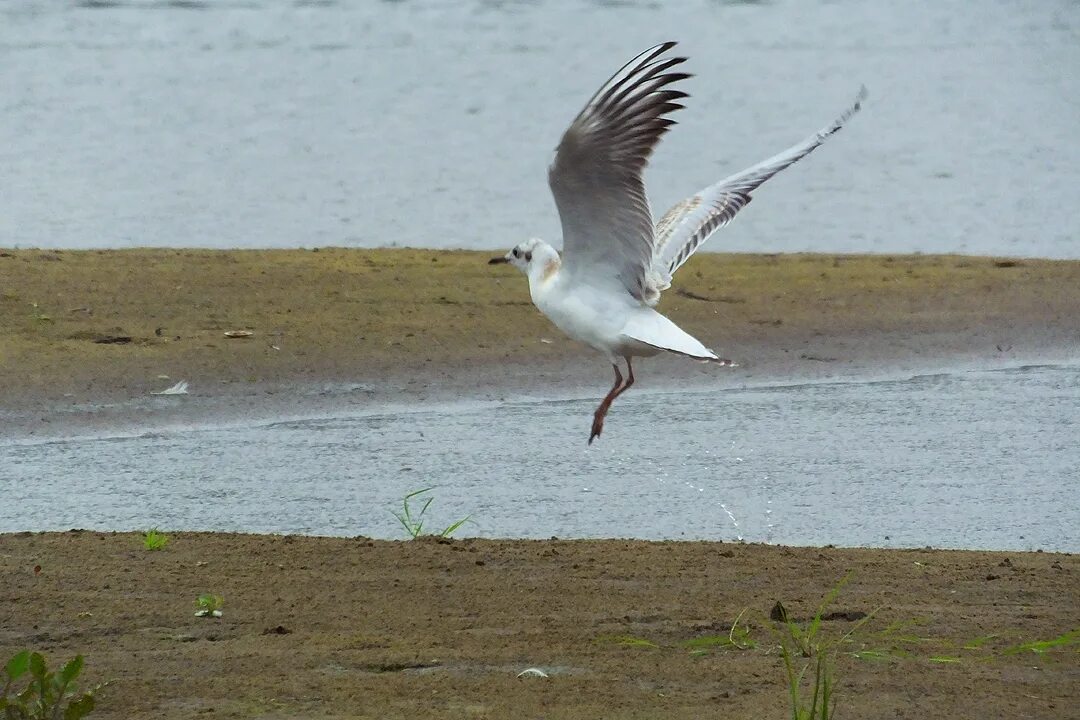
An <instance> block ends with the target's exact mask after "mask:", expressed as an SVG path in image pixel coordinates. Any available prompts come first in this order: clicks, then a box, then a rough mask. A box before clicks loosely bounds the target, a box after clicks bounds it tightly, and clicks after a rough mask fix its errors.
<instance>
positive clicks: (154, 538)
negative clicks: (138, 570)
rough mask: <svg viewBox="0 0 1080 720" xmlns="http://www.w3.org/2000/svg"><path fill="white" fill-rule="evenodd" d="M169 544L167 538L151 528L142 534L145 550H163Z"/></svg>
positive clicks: (154, 528)
mask: <svg viewBox="0 0 1080 720" xmlns="http://www.w3.org/2000/svg"><path fill="white" fill-rule="evenodd" d="M168 544H169V536H168V535H166V534H165V533H163V532H161V531H159V530H158V529H157V528H156V527H152V528H150V529H149V530H147V531H146V532H145V533H143V547H144V548H146V549H147V550H164V549H165V546H166V545H168Z"/></svg>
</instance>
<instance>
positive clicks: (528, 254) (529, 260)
mask: <svg viewBox="0 0 1080 720" xmlns="http://www.w3.org/2000/svg"><path fill="white" fill-rule="evenodd" d="M525 262H532V253H531V252H527V253H525Z"/></svg>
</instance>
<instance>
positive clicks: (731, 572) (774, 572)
mask: <svg viewBox="0 0 1080 720" xmlns="http://www.w3.org/2000/svg"><path fill="white" fill-rule="evenodd" d="M35 566H39V567H40V569H39V571H37V572H35V569H34V568H35ZM849 573H850V574H851V578H850V580H849V582H848V584H847V585H846V586H845V587H844V588H843V589H842V591H841V593H840V595H839V597H838V599H837V600H836V601H835V603H834V604H833V605H832V606H831V607H830V608H829V612H830V613H831V614H830V615H828V617H829V619H828V620H826V621H825V622H824V624H823V629H822V637H827V638H831V639H833V640H838V639H839V638H841V637H842V636H843V635H844V634H846V633H848V632H849V631H852V630H855V632H854V634H853V635H852V636H851V638H850V639H849V641H847V642H843V643H841V644H840V645H839V646H838V648H839V651H838V653H837V654H836V661H835V669H836V674H837V686H836V693H837V698H838V703H839V712H840V714H841V715H842V716H844V717H884V716H888V717H893V716H913V717H928V718H955V717H1000V718H1020V717H1024V718H1065V717H1070V716H1071V713H1072V712H1073V709H1075V708H1076V707H1077V703H1078V702H1080V655H1078V654H1077V646H1076V644H1075V642H1076V640H1075V637H1074V638H1073V641H1072V644H1064V645H1061V646H1059V647H1057V648H1047V649H1046V652H1044V653H1041V654H1040V653H1036V652H1033V651H1032V650H1031V649H1030V647H1027V648H1025V647H1022V646H1023V645H1024V644H1025V643H1031V642H1034V641H1045V640H1051V639H1053V638H1059V637H1060V636H1062V635H1063V634H1064V633H1066V632H1067V631H1070V630H1074V629H1075V626H1076V617H1075V609H1076V607H1078V606H1080V560H1078V558H1077V556H1075V555H1062V554H1051V553H993V552H965V551H940V550H929V549H927V550H863V549H858V550H853V549H834V548H787V547H772V546H761V545H741V544H735V545H731V544H720V543H670V542H665V543H648V542H630V541H621V540H606V541H561V540H554V539H552V540H548V541H490V540H459V541H453V542H448V543H445V542H437V541H435V540H421V541H415V542H377V541H370V540H366V539H363V538H356V539H331V538H313V537H291V536H254V535H228V534H195V533H177V534H175V535H172V536H171V539H170V542H169V544H168V545H167V546H166V547H165V549H164V550H160V551H153V552H151V551H147V550H145V549H143V547H142V538H141V536H139V535H136V534H103V533H97V532H89V531H86V532H70V533H54V534H40V535H31V534H17V535H3V536H0V576H2V577H3V579H4V583H3V590H2V591H0V592H2V594H3V601H2V602H0V656H3V657H5V658H6V657H7V656H8V655H10V654H12V653H14V652H15V651H16V650H18V649H21V648H24V647H30V648H34V649H37V650H41V651H43V652H46V653H47V655H48V657H49V659H50V660H51V661H53V662H59V661H61V660H62V659H66V658H67V657H69V656H71V655H73V654H75V653H83V654H84V655H85V656H86V671H85V677H86V680H87V681H88V682H99V681H104V680H109V681H111V685H110V686H109V687H107V688H106V689H105V690H104V691H102V693H101V695H100V701H99V708H100V709H99V710H98V711H96V712H95V714H94V715H93V717H101V718H103V719H105V718H133V717H154V718H164V719H168V718H190V717H196V716H197V717H233V718H301V717H305V718H306V717H312V718H315V717H317V718H346V717H348V718H397V717H402V718H404V717H410V718H457V717H460V718H484V717H490V718H504V717H546V718H583V717H605V718H646V717H650V718H652V717H664V718H700V717H730V718H754V719H756V718H761V717H785V716H786V715H787V714H788V710H787V702H788V700H787V695H786V689H785V688H786V686H785V681H784V676H783V671H782V666H781V660H780V657H779V655H778V652H777V640H776V636H775V635H773V633H772V630H771V629H770V628H774V627H775V626H774V624H773V623H772V622H770V620H769V616H770V612H771V611H772V609H773V608H774V606H775V603H776V601H777V600H780V601H781V602H782V603H783V605H784V606H785V608H786V609H787V611H788V613H789V615H790V616H791V617H793V618H795V619H796V620H806V619H808V618H809V617H810V616H812V615H813V614H814V612H815V610H816V607H817V605H818V603H819V602H820V601H821V598H822V597H823V596H824V595H825V594H827V593H828V592H829V590H830V589H831V588H832V587H833V586H835V584H836V583H837V582H838V581H839V580H841V578H843V577H845V575H847V574H849ZM202 593H215V594H218V595H221V596H222V597H223V598H224V605H223V608H222V609H223V612H224V615H223V617H222V618H221V619H220V620H202V619H199V618H196V617H194V610H195V605H194V601H195V599H196V597H197V596H198V595H200V594H202ZM875 610H876V614H874V615H873V617H871V618H870V619H869V620H868V621H866V622H865V623H863V624H862V625H859V626H858V628H857V629H856V625H857V623H858V622H859V618H861V617H862V613H872V612H873V611H875ZM740 613H741V616H740ZM736 617H740V621H739V622H740V625H739V630H738V632H736V633H735V634H734V637H736V638H739V639H740V641H739V645H740V647H732V646H730V645H728V644H726V643H724V642H723V638H727V637H729V636H732V633H731V626H732V623H733V621H734V620H735V619H736ZM529 667H538V668H541V669H544V670H545V671H546V672H547V673H548V674H549V676H550V677H548V678H546V679H544V678H535V677H534V678H521V679H518V678H517V677H516V675H517V674H518V673H520V672H521V671H522V670H525V669H526V668H529Z"/></svg>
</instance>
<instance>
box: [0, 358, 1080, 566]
mask: <svg viewBox="0 0 1080 720" xmlns="http://www.w3.org/2000/svg"><path fill="white" fill-rule="evenodd" d="M179 401H182V400H179ZM594 404H595V399H594V398H591V399H569V400H560V401H543V400H520V401H515V402H503V403H478V402H459V403H453V404H445V405H439V406H433V407H430V408H428V409H416V410H415V411H408V410H390V409H387V408H380V407H373V408H371V409H370V410H369V411H367V412H363V413H358V412H356V411H352V412H350V413H349V414H342V415H340V416H337V417H327V418H322V419H315V420H290V421H282V422H271V423H267V424H261V425H255V426H250V425H235V426H225V427H212V428H210V427H207V428H194V429H172V430H165V429H159V430H155V431H151V432H146V433H145V434H140V435H134V436H133V435H118V436H111V437H96V438H95V437H85V438H74V439H57V440H53V441H25V440H21V441H14V440H8V441H4V442H3V444H0V498H3V499H4V502H3V503H2V504H0V532H6V531H18V530H31V529H32V530H43V529H67V528H71V527H85V528H102V529H140V528H141V529H145V528H148V527H151V526H154V525H157V526H161V527H162V528H168V529H203V530H229V531H246V532H283V533H316V534H329V535H347V536H348V535H358V534H362V535H368V536H374V537H387V538H394V537H401V536H402V535H403V531H402V529H401V528H400V527H399V526H398V525H397V521H396V520H394V518H393V517H392V515H391V514H390V510H392V509H395V508H398V507H400V498H401V497H402V496H403V495H405V494H406V493H408V492H410V491H412V490H417V489H420V488H423V487H427V486H429V485H438V487H437V488H436V489H435V490H434V491H433V493H432V495H433V496H434V501H433V502H432V505H431V508H430V509H429V513H431V514H432V515H433V519H432V522H431V524H429V528H430V529H433V530H438V529H441V528H442V527H445V526H446V525H449V524H450V523H452V522H453V521H455V520H457V519H459V518H462V517H464V516H466V515H469V516H471V517H472V519H473V522H471V523H469V524H467V525H465V526H464V527H463V528H462V529H461V531H460V532H459V535H473V536H483V537H536V538H545V537H550V536H553V535H555V536H559V537H637V538H651V539H659V538H680V539H723V540H735V539H738V538H742V539H745V540H747V541H761V542H772V543H785V544H800V545H801V544H814V545H823V544H828V543H835V544H838V545H867V546H878V547H894V546H923V545H933V546H935V547H962V548H988V549H1017V550H1021V549H1034V548H1043V549H1053V550H1063V551H1071V552H1077V551H1080V505H1078V503H1077V500H1076V488H1077V479H1078V476H1077V468H1078V467H1080V444H1078V443H1077V442H1076V438H1077V437H1080V367H1025V368H1018V369H1011V370H1004V371H982V372H957V373H952V374H941V375H922V376H916V377H910V378H897V379H890V380H881V381H858V382H854V381H853V382H830V383H813V384H800V385H765V386H759V387H746V388H736V389H726V390H723V389H720V390H697V391H693V392H677V393H656V392H654V393H648V392H636V391H635V392H630V393H628V394H627V395H626V396H624V397H623V398H620V400H619V401H618V403H617V404H616V406H615V409H614V410H613V411H612V415H611V416H609V420H608V425H607V428H606V430H605V432H604V436H603V438H601V440H600V441H599V442H598V444H596V445H594V446H593V447H591V448H589V447H586V445H585V437H586V432H587V430H588V424H589V421H590V413H591V411H592V408H593V406H594Z"/></svg>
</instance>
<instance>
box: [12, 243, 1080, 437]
mask: <svg viewBox="0 0 1080 720" xmlns="http://www.w3.org/2000/svg"><path fill="white" fill-rule="evenodd" d="M487 257H488V255H487V254H484V253H476V252H468V251H453V252H434V251H427V250H397V249H388V250H350V249H320V250H267V251H258V250H242V251H212V250H145V249H144V250H103V251H55V250H51V251H40V250H2V251H0V388H2V393H3V397H2V401H0V413H2V415H3V416H2V419H3V420H4V421H5V423H6V425H7V426H8V428H9V429H10V430H11V431H12V432H15V431H17V430H19V429H21V430H24V431H29V432H38V431H45V432H49V431H55V429H56V427H58V426H61V425H63V426H64V427H67V426H68V425H71V424H76V423H106V422H120V421H123V420H124V418H125V417H129V416H131V415H132V414H133V413H136V410H134V409H133V408H132V407H131V406H130V405H129V404H126V403H130V402H131V401H132V400H138V399H146V398H149V393H151V392H152V391H155V390H161V389H163V388H165V387H168V386H169V385H171V384H172V383H174V382H176V381H179V380H186V381H188V382H189V383H190V391H191V393H192V396H193V398H201V399H202V400H205V401H206V402H203V403H201V404H200V403H198V402H191V403H170V404H168V405H167V406H166V405H161V406H158V405H154V406H147V405H145V404H143V405H142V406H140V407H139V408H138V409H137V414H138V416H139V421H140V422H142V421H150V420H154V419H163V418H164V419H167V418H176V417H180V418H184V419H186V420H198V419H199V413H200V412H202V413H204V414H206V415H212V414H219V415H221V414H229V413H231V414H233V415H240V416H244V417H248V416H255V415H261V416H272V415H276V414H289V413H304V412H310V411H312V409H313V408H314V409H317V408H318V407H320V406H321V405H330V406H333V405H335V404H337V405H340V404H341V403H345V404H348V403H350V402H357V401H358V400H357V398H358V397H359V398H360V401H362V402H364V403H369V402H373V401H375V402H377V401H398V400H400V401H405V402H412V401H416V400H422V399H426V398H448V397H450V398H460V397H480V398H491V397H502V396H506V395H511V394H513V393H514V392H515V391H520V390H521V389H526V390H528V391H529V392H534V393H535V392H547V391H549V389H550V391H551V392H566V391H568V390H569V391H575V390H579V391H582V392H584V393H585V394H589V393H595V394H597V395H598V396H599V395H600V394H602V393H603V392H604V391H606V388H607V386H608V384H609V382H610V377H609V375H610V368H608V367H607V363H606V362H605V361H604V360H603V359H602V358H601V357H600V356H598V355H597V354H596V353H595V352H593V351H591V350H590V349H588V348H583V347H581V346H579V345H577V344H575V343H573V342H571V341H569V340H567V339H565V338H564V337H563V336H562V335H561V334H560V333H559V331H558V330H557V329H555V328H554V327H553V326H551V325H550V324H549V323H548V322H547V320H546V319H545V318H544V317H543V316H541V315H540V313H539V312H538V311H537V310H536V309H535V308H534V307H533V306H532V304H531V303H530V301H529V297H528V290H527V285H526V281H525V279H524V278H523V277H521V276H520V275H519V274H518V273H517V271H515V270H513V269H510V268H505V267H492V266H489V265H487V264H486V259H487ZM660 310H661V311H663V312H665V313H666V314H668V315H669V316H670V317H671V318H672V319H673V320H675V321H676V322H677V323H679V324H680V325H681V326H682V327H684V328H685V329H687V330H688V331H689V332H691V333H693V334H695V335H697V336H698V337H700V338H701V339H702V340H703V341H704V342H705V343H706V345H709V346H710V347H713V348H714V349H715V350H717V352H719V353H720V354H721V355H723V356H725V357H728V358H731V359H732V360H735V361H736V362H738V363H739V366H740V367H739V368H736V369H734V370H728V369H722V368H715V367H712V366H704V367H703V366H701V365H699V364H697V363H693V362H688V361H686V360H684V359H681V358H660V359H655V360H650V361H647V362H645V363H642V364H641V365H640V366H639V372H638V378H639V383H641V385H642V387H650V386H651V387H657V386H666V385H673V384H675V385H677V384H679V383H684V384H685V383H694V384H710V383H712V384H715V383H726V384H731V383H740V382H753V381H755V380H760V379H763V378H807V377H810V378H813V377H834V376H838V375H844V374H854V373H864V374H865V373H875V372H882V371H889V370H895V369H900V370H901V371H902V370H904V369H907V368H912V369H922V368H928V367H929V368H933V367H942V366H950V365H954V364H956V363H969V364H975V365H981V366H987V365H991V366H992V365H1003V364H1022V363H1024V362H1046V361H1058V360H1062V359H1065V360H1068V359H1075V357H1076V355H1077V352H1078V348H1080V262H1076V261H1048V260H1015V259H1000V258H982V257H961V256H899V257H887V256H832V255H828V256H825V255H719V254H704V255H700V256H698V257H695V258H694V259H693V260H692V261H691V263H690V264H688V265H687V266H686V267H685V268H683V269H682V271H681V272H680V273H679V275H678V276H677V277H676V280H675V284H674V286H673V287H672V289H671V290H669V291H668V292H667V293H666V294H665V296H664V299H663V301H662V303H661V305H660ZM235 330H243V331H249V332H250V333H251V335H250V336H249V337H244V338H229V337H226V336H225V334H224V333H226V332H227V331H235ZM65 423H66V425H65Z"/></svg>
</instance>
